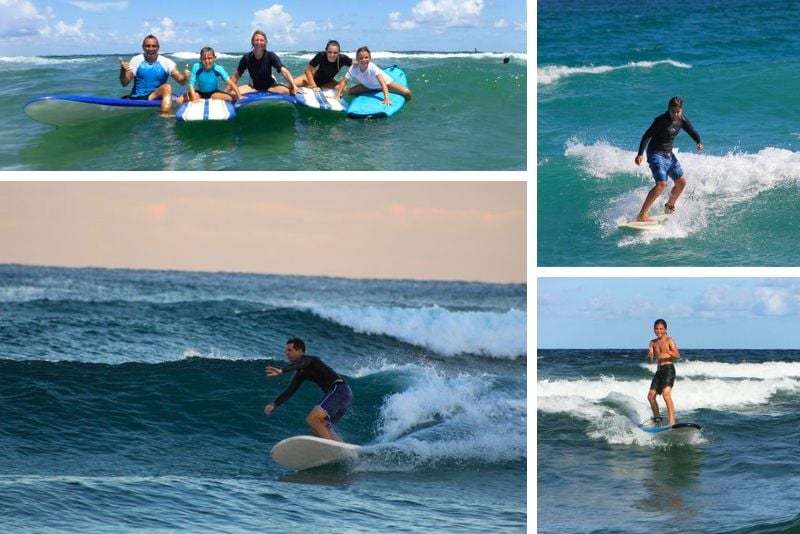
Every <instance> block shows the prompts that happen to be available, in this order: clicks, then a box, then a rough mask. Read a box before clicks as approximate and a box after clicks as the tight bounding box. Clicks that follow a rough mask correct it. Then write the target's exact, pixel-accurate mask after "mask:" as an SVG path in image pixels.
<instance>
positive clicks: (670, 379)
mask: <svg viewBox="0 0 800 534" xmlns="http://www.w3.org/2000/svg"><path fill="white" fill-rule="evenodd" d="M653 331H654V332H655V334H656V338H655V339H653V340H652V341H650V346H649V347H648V349H647V361H653V357H655V359H656V361H657V362H658V370H657V371H656V374H655V375H654V376H653V381H652V382H651V383H650V391H649V392H648V393H647V401H648V402H649V403H650V407H651V408H652V409H653V421H655V422H656V423H660V422H661V414H660V413H659V411H658V402H657V401H656V396H657V395H662V396H663V397H664V403H665V404H666V405H667V413H668V414H669V426H672V425H674V424H675V406H674V405H673V403H672V386H674V385H675V366H674V365H673V363H672V362H673V359H674V360H677V359H678V358H680V357H681V353H680V351H679V350H678V346H677V345H676V344H675V340H674V339H672V338H671V337H669V336H668V335H667V322H666V321H665V320H664V319H657V320H656V322H655V324H654V325H653Z"/></svg>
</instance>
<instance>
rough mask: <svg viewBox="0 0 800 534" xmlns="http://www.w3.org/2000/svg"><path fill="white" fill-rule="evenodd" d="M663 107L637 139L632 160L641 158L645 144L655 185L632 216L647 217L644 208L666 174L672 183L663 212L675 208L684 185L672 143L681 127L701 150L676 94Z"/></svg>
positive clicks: (661, 188)
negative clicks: (639, 138)
mask: <svg viewBox="0 0 800 534" xmlns="http://www.w3.org/2000/svg"><path fill="white" fill-rule="evenodd" d="M667 108H668V109H667V111H666V112H665V113H663V114H661V115H659V116H658V117H656V118H655V119H653V124H651V125H650V127H649V128H648V129H647V131H646V132H645V133H644V135H643V136H642V140H641V141H640V142H639V152H638V153H637V154H636V159H635V160H634V161H635V163H636V165H641V163H642V159H643V158H644V156H643V154H644V148H645V145H647V163H648V164H649V165H650V171H651V172H652V173H653V179H654V180H655V181H656V185H654V186H653V188H652V189H651V190H650V191H649V192H648V193H647V197H645V199H644V203H643V204H642V209H641V211H639V214H638V215H637V216H636V220H637V221H649V220H651V219H650V217H649V216H648V215H647V212H648V211H650V207H651V206H652V205H653V203H654V202H655V201H656V199H657V198H658V197H659V196H660V195H661V193H662V192H663V191H664V188H666V186H667V178H672V181H673V183H674V184H675V185H674V186H673V188H672V191H671V193H670V196H669V200H667V203H666V204H664V213H666V214H668V215H669V214H671V213H672V212H674V211H675V202H677V201H678V197H679V196H681V193H682V192H683V188H684V187H686V178H685V177H684V176H683V169H681V164H680V163H679V162H678V158H677V156H675V154H673V153H672V143H673V142H674V141H675V137H677V135H678V132H680V131H681V128H683V129H684V130H686V133H688V134H689V135H690V136H691V137H692V139H694V142H695V143H697V151H698V152H702V150H703V143H702V142H701V141H700V134H698V133H697V130H695V129H694V127H693V126H692V123H691V122H689V118H688V117H686V116H684V115H683V100H682V99H681V97H679V96H674V97H672V98H671V99H670V100H669V103H668V104H667Z"/></svg>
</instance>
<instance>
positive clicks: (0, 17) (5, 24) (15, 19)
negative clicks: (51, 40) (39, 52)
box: [0, 0, 47, 41]
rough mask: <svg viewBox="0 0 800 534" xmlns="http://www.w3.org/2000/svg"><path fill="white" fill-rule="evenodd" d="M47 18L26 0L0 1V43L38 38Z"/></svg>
mask: <svg viewBox="0 0 800 534" xmlns="http://www.w3.org/2000/svg"><path fill="white" fill-rule="evenodd" d="M46 26H47V18H46V17H45V16H44V15H42V14H41V13H39V10H38V9H36V6H35V5H33V3H32V2H28V1H26V0H0V41H2V40H6V39H18V38H25V37H32V36H38V35H39V34H40V32H41V30H42V29H43V28H45V27H46Z"/></svg>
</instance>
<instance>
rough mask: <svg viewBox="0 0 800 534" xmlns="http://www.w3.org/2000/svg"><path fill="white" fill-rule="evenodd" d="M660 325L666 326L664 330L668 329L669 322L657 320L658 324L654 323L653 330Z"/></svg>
mask: <svg viewBox="0 0 800 534" xmlns="http://www.w3.org/2000/svg"><path fill="white" fill-rule="evenodd" d="M660 324H663V325H664V330H666V329H667V321H665V320H664V319H656V322H655V323H653V328H655V327H657V326H658V325H660Z"/></svg>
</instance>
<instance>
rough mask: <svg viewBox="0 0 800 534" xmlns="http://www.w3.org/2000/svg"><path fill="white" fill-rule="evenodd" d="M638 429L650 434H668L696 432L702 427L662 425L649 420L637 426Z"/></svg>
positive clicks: (685, 424) (680, 424)
mask: <svg viewBox="0 0 800 534" xmlns="http://www.w3.org/2000/svg"><path fill="white" fill-rule="evenodd" d="M639 428H641V429H642V430H644V431H645V432H647V433H650V434H665V435H666V434H668V433H672V432H678V433H686V432H696V431H698V430H701V429H702V428H703V427H702V426H700V425H699V424H697V423H675V424H674V425H666V424H665V425H662V424H661V423H657V422H655V421H653V420H652V419H650V420H649V421H647V422H646V423H642V424H641V425H639Z"/></svg>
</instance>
